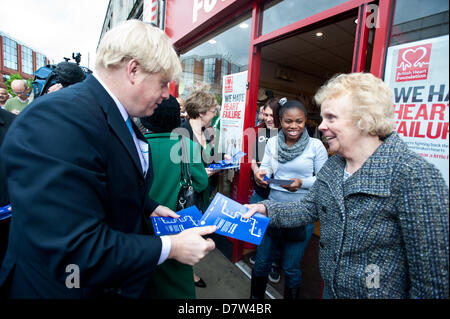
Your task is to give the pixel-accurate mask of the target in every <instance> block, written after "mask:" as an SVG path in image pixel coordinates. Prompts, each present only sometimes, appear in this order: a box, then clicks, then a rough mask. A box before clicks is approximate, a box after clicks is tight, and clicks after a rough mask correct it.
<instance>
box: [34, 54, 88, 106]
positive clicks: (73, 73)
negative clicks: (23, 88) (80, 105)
mask: <svg viewBox="0 0 450 319" xmlns="http://www.w3.org/2000/svg"><path fill="white" fill-rule="evenodd" d="M72 58H73V59H74V60H75V62H76V63H73V62H69V60H70V58H64V60H65V61H63V62H60V63H58V64H56V65H54V64H48V65H46V66H43V67H41V68H39V69H37V70H36V72H34V78H33V93H34V97H35V98H37V97H39V96H42V95H44V94H46V93H47V91H48V89H49V87H51V86H52V85H54V84H57V83H60V84H61V85H62V86H63V87H67V86H69V85H72V84H75V83H77V82H82V81H83V80H84V79H85V78H86V77H88V76H89V75H90V74H92V71H91V70H90V69H89V68H87V67H84V66H80V62H81V54H80V53H77V54H76V55H75V53H72Z"/></svg>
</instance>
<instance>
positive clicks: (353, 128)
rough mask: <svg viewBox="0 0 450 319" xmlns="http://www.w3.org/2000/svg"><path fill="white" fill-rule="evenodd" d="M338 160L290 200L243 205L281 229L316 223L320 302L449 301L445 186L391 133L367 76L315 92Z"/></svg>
mask: <svg viewBox="0 0 450 319" xmlns="http://www.w3.org/2000/svg"><path fill="white" fill-rule="evenodd" d="M314 98H315V101H316V102H317V104H318V105H320V106H321V116H322V123H321V124H320V126H319V130H320V131H321V132H322V133H323V135H324V137H325V138H326V139H327V140H328V144H329V147H330V150H331V151H332V152H334V153H335V154H336V155H334V156H332V157H330V158H329V160H328V161H327V162H326V163H325V165H324V166H323V167H322V169H321V170H320V172H319V173H318V174H317V177H316V182H315V183H314V185H313V187H312V188H311V190H310V191H309V193H308V194H307V195H306V196H305V197H304V198H303V199H301V200H298V201H295V202H279V201H273V200H266V201H263V202H261V203H258V204H251V205H248V208H249V212H248V213H247V214H246V215H244V217H245V218H248V217H250V216H251V215H252V214H254V213H255V212H256V211H258V212H259V213H262V214H265V215H268V216H269V217H270V218H271V220H270V224H271V225H272V226H277V227H296V226H300V225H306V224H310V223H313V222H315V221H317V220H320V244H319V267H320V273H321V277H322V278H323V281H324V289H323V292H322V296H323V298H362V299H374V298H382V299H390V298H394V299H403V298H412V299H432V298H443V299H448V298H449V290H448V287H449V274H448V271H449V227H448V224H449V223H448V220H449V199H448V198H449V197H448V196H449V190H448V186H447V185H446V183H445V180H444V178H443V177H442V174H441V173H440V171H439V170H438V169H437V168H436V167H435V166H434V165H433V164H431V163H429V162H427V161H426V160H425V159H424V158H422V157H421V156H420V155H418V154H417V153H415V152H413V151H411V150H410V149H409V148H408V146H407V144H406V143H405V142H403V141H402V139H401V138H400V137H399V135H398V134H397V132H395V126H396V125H395V116H394V108H393V107H392V99H393V92H392V89H391V88H389V86H388V85H387V84H386V83H384V82H383V81H382V80H381V79H379V78H376V77H375V76H374V75H372V74H370V73H351V74H340V75H337V76H335V77H333V78H331V79H330V80H329V81H328V82H327V83H326V84H325V85H323V86H322V87H321V88H320V89H319V91H318V92H317V93H316V95H315V97H314Z"/></svg>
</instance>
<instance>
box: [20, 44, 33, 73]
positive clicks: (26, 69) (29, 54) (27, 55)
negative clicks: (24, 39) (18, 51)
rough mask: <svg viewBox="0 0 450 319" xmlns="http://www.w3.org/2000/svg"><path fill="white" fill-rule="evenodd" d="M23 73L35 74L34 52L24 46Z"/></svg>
mask: <svg viewBox="0 0 450 319" xmlns="http://www.w3.org/2000/svg"><path fill="white" fill-rule="evenodd" d="M22 72H23V73H27V74H33V51H32V50H31V49H30V48H27V47H26V46H22Z"/></svg>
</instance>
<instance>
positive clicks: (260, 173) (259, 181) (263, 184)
mask: <svg viewBox="0 0 450 319" xmlns="http://www.w3.org/2000/svg"><path fill="white" fill-rule="evenodd" d="M266 174H267V172H266V171H265V170H261V171H258V172H256V174H255V182H256V184H257V185H258V186H261V187H264V188H268V187H269V183H267V182H266V181H265V180H264V176H266Z"/></svg>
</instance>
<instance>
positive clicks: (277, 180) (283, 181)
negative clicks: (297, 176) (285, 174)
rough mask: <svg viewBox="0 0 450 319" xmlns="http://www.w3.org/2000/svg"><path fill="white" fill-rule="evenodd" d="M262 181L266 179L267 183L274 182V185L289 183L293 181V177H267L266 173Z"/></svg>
mask: <svg viewBox="0 0 450 319" xmlns="http://www.w3.org/2000/svg"><path fill="white" fill-rule="evenodd" d="M264 181H266V182H267V183H269V184H276V185H291V184H292V183H293V182H294V180H293V179H275V178H268V177H267V175H266V176H264Z"/></svg>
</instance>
